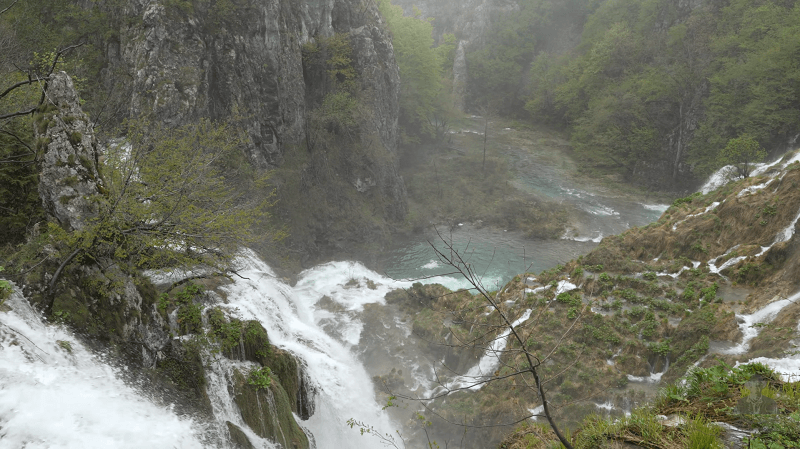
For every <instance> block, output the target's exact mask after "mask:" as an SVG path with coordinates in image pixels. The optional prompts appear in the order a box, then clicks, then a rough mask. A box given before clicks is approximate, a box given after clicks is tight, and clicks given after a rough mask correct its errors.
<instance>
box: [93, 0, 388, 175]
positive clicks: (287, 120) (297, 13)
mask: <svg viewBox="0 0 800 449" xmlns="http://www.w3.org/2000/svg"><path fill="white" fill-rule="evenodd" d="M162 3H163V2H162ZM162 3H156V2H137V1H131V2H130V4H129V6H128V14H127V15H129V16H131V17H133V18H135V19H137V20H134V21H133V25H130V26H127V27H126V28H124V29H123V30H122V34H121V38H120V39H121V42H120V43H119V44H118V45H119V49H118V50H117V49H116V48H114V47H113V46H112V49H111V50H109V54H108V59H109V61H113V62H115V63H116V64H118V65H120V66H121V67H123V68H124V69H125V71H126V72H128V73H132V74H133V79H132V86H131V87H132V91H133V98H132V101H131V104H130V111H131V113H132V114H133V115H138V114H141V113H145V112H152V113H153V114H154V115H155V116H156V117H158V118H160V119H161V120H163V121H165V122H166V123H169V124H174V125H178V124H181V123H186V122H188V121H191V120H194V119H196V118H198V117H211V118H212V119H228V118H230V117H231V116H232V115H235V114H241V115H243V116H244V118H243V121H244V123H245V125H246V128H247V132H248V135H249V137H250V145H249V148H248V150H249V153H250V154H249V155H250V157H251V159H252V161H253V162H254V163H256V164H257V165H259V166H261V167H264V168H266V167H275V166H279V165H280V164H281V162H282V161H283V158H284V156H285V154H286V152H287V151H292V149H291V147H292V145H293V144H299V143H301V142H302V141H303V139H304V129H305V125H306V106H307V98H309V97H310V96H312V95H313V94H314V92H313V91H314V89H315V86H306V84H305V82H304V73H303V61H302V51H301V50H302V46H303V44H305V43H308V42H309V41H311V40H312V39H313V38H314V37H315V36H331V35H333V34H334V33H346V34H348V35H349V36H350V38H351V42H352V45H353V56H354V65H355V68H356V70H357V72H358V73H359V75H360V81H361V87H362V89H364V90H369V91H371V92H372V93H373V94H374V102H373V103H372V104H371V108H372V109H373V111H372V112H373V115H374V116H375V118H376V120H375V125H376V126H377V128H378V130H379V133H380V136H381V140H382V143H383V145H385V146H386V148H387V149H389V150H391V151H395V150H396V148H397V137H398V136H397V117H398V113H399V105H398V94H399V87H400V75H399V70H398V69H397V65H396V64H395V62H394V49H393V47H392V44H391V40H390V38H389V37H388V35H387V34H386V32H385V31H384V29H383V27H382V26H381V22H380V17H379V15H378V12H377V10H376V8H374V7H371V6H370V7H366V6H365V7H361V6H360V2H358V1H342V0H338V1H333V0H324V1H320V0H310V1H290V0H267V1H262V2H257V1H255V0H249V1H244V2H237V6H235V7H232V8H231V9H228V10H225V11H217V10H215V9H214V8H211V7H208V6H201V5H195V6H192V7H188V8H177V7H175V6H164V5H163V4H162ZM117 52H118V53H119V57H118V58H117V59H116V61H114V58H115V55H116V53H117ZM320 87H321V86H320ZM393 181H394V182H399V180H393Z"/></svg>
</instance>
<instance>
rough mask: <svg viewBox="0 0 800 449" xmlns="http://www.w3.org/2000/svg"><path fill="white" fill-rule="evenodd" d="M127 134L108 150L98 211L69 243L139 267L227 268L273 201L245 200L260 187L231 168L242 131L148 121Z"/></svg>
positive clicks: (137, 122)
mask: <svg viewBox="0 0 800 449" xmlns="http://www.w3.org/2000/svg"><path fill="white" fill-rule="evenodd" d="M125 131H126V136H127V137H126V143H125V144H124V145H119V146H116V147H111V148H109V150H108V153H107V156H108V160H107V162H106V170H105V172H106V173H107V176H106V177H105V179H104V181H105V183H104V185H105V189H106V190H107V195H106V196H105V197H104V198H98V199H97V201H98V204H99V206H100V214H99V216H98V217H97V219H96V220H94V222H92V223H91V225H90V226H88V227H87V229H85V230H83V231H81V232H75V233H73V234H72V235H70V236H69V237H68V238H67V242H68V244H70V246H72V247H73V248H74V247H83V248H86V249H87V250H92V251H100V252H101V253H106V254H112V255H113V257H114V258H115V259H118V260H125V261H128V262H129V263H131V264H133V265H135V266H138V267H151V268H159V267H165V266H175V265H180V266H187V265H188V266H191V265H206V266H211V267H215V268H218V269H224V267H225V265H226V264H227V261H228V260H229V259H230V257H232V256H233V255H234V254H235V253H236V251H238V250H239V248H240V247H241V246H242V245H243V244H246V243H247V242H250V241H253V240H254V239H255V236H254V234H253V233H252V231H253V227H254V225H255V223H256V222H260V221H262V220H265V219H266V217H268V215H269V214H268V212H267V209H268V207H269V206H271V199H269V195H267V197H268V199H266V200H258V201H249V200H247V199H246V198H245V194H246V193H247V192H248V190H250V189H251V188H253V187H254V184H252V183H251V182H248V180H247V178H246V177H242V178H238V179H237V174H236V172H235V171H229V170H228V167H226V164H228V163H229V162H230V160H231V158H233V157H236V155H237V154H238V141H237V140H236V138H235V135H236V130H235V129H234V128H233V127H232V126H229V125H222V124H215V123H212V122H210V121H207V120H201V121H199V122H197V123H194V124H189V125H184V126H181V127H178V128H174V129H170V128H166V127H165V126H163V125H160V124H154V123H150V122H149V121H147V120H143V119H142V120H132V121H129V122H127V124H126V126H125ZM258 182H263V180H260V181H258ZM258 182H256V183H255V185H257V184H258ZM265 214H266V215H265Z"/></svg>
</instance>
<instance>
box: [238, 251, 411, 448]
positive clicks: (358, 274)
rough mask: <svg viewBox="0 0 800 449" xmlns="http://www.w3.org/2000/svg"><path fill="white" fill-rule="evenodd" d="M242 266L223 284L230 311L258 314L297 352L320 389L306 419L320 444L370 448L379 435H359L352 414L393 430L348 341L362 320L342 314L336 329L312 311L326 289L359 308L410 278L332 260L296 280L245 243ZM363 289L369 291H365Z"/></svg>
mask: <svg viewBox="0 0 800 449" xmlns="http://www.w3.org/2000/svg"><path fill="white" fill-rule="evenodd" d="M239 264H240V266H241V269H240V270H239V274H240V275H241V276H242V277H243V278H244V279H243V278H237V279H236V280H235V282H234V283H233V284H231V285H228V286H226V287H224V290H226V292H227V304H225V305H222V307H224V308H226V309H228V311H229V312H230V314H231V315H233V316H237V317H238V318H241V319H256V320H258V321H260V322H261V323H262V325H263V326H264V327H265V328H266V329H267V332H268V334H269V337H270V342H271V343H272V344H274V345H276V346H278V347H280V348H282V349H284V350H287V351H290V352H291V353H293V354H295V355H296V356H298V357H299V358H300V359H301V360H302V363H303V364H304V365H305V368H306V372H307V373H308V376H309V378H310V381H311V382H312V383H313V384H314V389H315V390H316V398H315V412H314V414H313V415H312V416H311V418H310V419H309V420H307V421H299V422H300V423H301V424H302V425H303V426H304V427H305V428H307V429H309V430H310V431H311V433H312V434H313V437H314V440H315V441H316V444H317V448H319V449H327V448H331V449H333V448H343V447H347V448H354V449H357V448H365V449H366V448H373V447H374V446H375V441H374V440H371V439H370V438H367V437H361V436H360V435H359V433H358V431H357V430H353V429H351V428H350V427H349V426H348V425H347V424H346V422H347V420H348V419H350V418H354V419H356V420H358V421H361V422H364V423H367V424H369V425H371V426H374V427H375V428H376V429H378V430H379V431H381V432H382V433H390V434H391V433H394V431H395V430H396V429H399V428H400V426H399V425H397V424H395V423H392V422H390V420H389V418H388V417H387V415H386V414H385V413H382V410H381V407H380V406H379V404H378V403H377V402H376V401H375V391H374V389H373V382H372V379H371V378H370V376H369V374H368V373H367V371H366V370H365V368H364V366H363V365H362V363H361V362H360V361H359V360H358V359H357V358H356V356H355V355H354V353H353V352H352V351H351V348H352V347H353V346H355V345H357V344H358V342H359V339H360V334H361V330H362V327H363V324H362V323H361V322H360V321H359V320H358V319H357V318H355V317H353V319H352V322H350V323H348V322H347V321H348V320H341V322H337V323H335V325H334V328H337V329H338V332H335V333H334V336H331V335H329V334H328V333H326V332H325V331H324V330H323V329H322V328H321V327H320V322H321V321H322V320H323V317H325V316H326V315H325V314H324V313H322V314H315V310H316V307H317V303H318V302H319V300H320V299H321V298H322V297H323V296H327V297H328V298H330V300H332V301H334V302H335V303H336V304H338V305H340V306H341V307H342V308H344V309H345V310H346V311H353V312H355V311H360V310H362V309H363V307H364V306H365V305H366V304H369V303H381V302H383V297H384V295H385V294H386V293H388V292H389V291H390V290H392V289H395V288H399V287H401V286H407V285H408V284H407V283H399V282H395V281H392V280H391V279H387V278H383V277H381V276H379V275H378V274H376V273H374V272H371V271H369V270H367V269H366V268H364V267H363V266H362V265H360V264H355V263H350V262H335V263H329V264H325V265H321V266H319V267H315V268H313V269H311V270H307V271H305V272H303V273H301V276H300V280H299V281H298V283H297V284H296V285H295V286H294V287H291V286H289V285H288V284H286V283H284V282H282V281H281V280H280V279H278V278H277V277H276V275H275V273H274V272H273V271H272V270H271V269H270V267H269V266H267V264H265V263H264V262H263V261H261V260H260V259H258V258H257V257H256V256H255V255H254V254H253V253H252V252H249V251H247V252H246V253H245V254H244V255H243V256H242V257H241V258H240V260H239ZM349 279H356V280H359V281H361V282H364V281H366V280H370V281H372V282H374V287H375V289H374V290H373V289H369V288H366V289H364V288H348V287H347V286H346V284H347V281H348V280H349ZM365 290H366V291H365Z"/></svg>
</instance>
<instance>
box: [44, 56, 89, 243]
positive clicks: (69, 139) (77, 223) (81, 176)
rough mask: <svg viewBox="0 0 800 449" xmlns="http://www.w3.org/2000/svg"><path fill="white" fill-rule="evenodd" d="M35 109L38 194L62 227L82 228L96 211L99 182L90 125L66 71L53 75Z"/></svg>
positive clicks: (45, 207) (46, 208)
mask: <svg viewBox="0 0 800 449" xmlns="http://www.w3.org/2000/svg"><path fill="white" fill-rule="evenodd" d="M40 110H41V111H40V112H39V113H37V115H36V119H35V123H36V126H34V128H35V135H36V141H37V145H38V146H39V149H40V150H43V152H44V155H43V157H42V160H41V172H40V174H39V182H40V183H39V196H40V197H41V199H42V204H43V205H44V209H45V211H47V213H48V215H49V216H50V217H52V218H55V219H56V220H57V221H58V223H59V224H60V225H61V226H62V227H63V228H64V229H66V230H68V231H71V230H80V229H83V228H84V227H85V226H86V224H87V223H88V222H89V221H90V220H91V219H92V218H94V217H95V216H96V215H97V213H98V200H99V199H100V198H101V195H100V189H99V187H100V186H101V182H102V181H101V180H100V175H99V173H98V170H97V167H98V156H99V155H98V151H97V142H96V140H95V137H94V131H93V129H92V124H91V123H90V121H89V117H88V116H87V115H86V114H84V113H83V111H82V110H81V108H80V99H79V98H78V93H77V91H76V90H75V86H74V85H73V83H72V79H71V78H70V77H69V76H68V75H67V74H66V73H64V72H60V73H56V74H54V75H53V77H52V79H51V80H50V82H49V83H48V85H47V96H46V100H45V103H44V105H43V106H42V108H40Z"/></svg>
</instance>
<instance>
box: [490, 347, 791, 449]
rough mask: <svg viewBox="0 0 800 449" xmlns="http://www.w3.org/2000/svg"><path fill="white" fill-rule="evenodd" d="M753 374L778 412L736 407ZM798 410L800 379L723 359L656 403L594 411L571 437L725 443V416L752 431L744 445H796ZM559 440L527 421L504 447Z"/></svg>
mask: <svg viewBox="0 0 800 449" xmlns="http://www.w3.org/2000/svg"><path fill="white" fill-rule="evenodd" d="M754 376H757V378H759V379H763V382H764V383H765V385H766V386H765V387H764V390H763V392H762V393H763V394H765V395H767V396H768V397H772V398H773V399H774V400H775V401H776V403H777V406H778V413H777V414H760V415H745V414H741V413H738V411H737V408H736V407H735V405H736V402H737V401H738V400H740V399H741V398H742V391H743V389H742V386H743V385H744V384H745V383H746V382H748V381H749V380H751V379H754ZM799 410H800V382H783V381H782V380H781V379H780V378H779V377H778V375H777V374H776V373H775V372H774V371H772V370H771V369H770V368H768V367H766V366H764V365H761V364H758V363H754V364H748V365H742V366H739V367H736V368H731V367H729V366H727V365H725V364H722V363H721V364H718V365H716V366H712V367H710V368H703V369H696V370H694V371H692V372H690V373H689V374H688V375H687V376H686V377H685V378H684V379H683V382H680V383H675V384H670V385H668V386H667V387H665V388H663V389H661V391H660V392H659V396H658V397H657V399H656V400H655V401H654V402H653V403H652V404H650V405H647V406H645V407H640V408H636V409H634V410H632V412H631V414H630V415H629V416H625V417H622V418H618V419H616V420H612V419H610V418H606V417H602V416H598V415H590V416H588V417H586V418H585V419H584V420H583V422H582V423H581V424H580V426H579V427H578V429H577V430H576V431H575V432H573V433H572V435H571V438H572V441H573V445H574V447H575V448H576V449H589V448H603V447H614V446H613V444H612V442H619V443H629V444H635V445H637V446H639V447H643V448H649V449H682V448H689V449H722V447H723V445H722V441H721V437H722V433H723V429H722V427H720V426H719V425H716V424H714V423H715V422H727V423H734V424H735V425H736V426H737V427H739V428H745V429H751V432H754V433H753V434H752V436H751V437H750V438H749V441H747V440H746V441H745V442H744V444H745V445H746V447H751V448H759V449H761V448H764V449H778V448H798V447H800V411H799ZM664 416H668V417H669V418H668V420H664ZM555 441H556V439H555V435H554V434H553V433H552V431H550V430H549V429H548V428H545V427H541V426H537V425H532V424H530V423H525V424H523V425H521V426H519V427H518V428H517V429H516V431H515V432H514V433H512V434H511V435H509V436H508V437H507V438H506V439H505V440H504V441H503V443H502V444H501V445H500V448H502V449H544V448H549V447H553V446H551V445H553V444H555ZM748 444H749V446H747V445H748Z"/></svg>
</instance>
